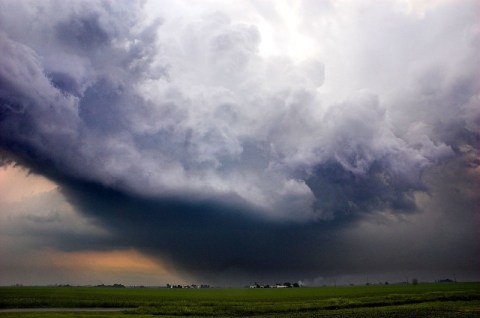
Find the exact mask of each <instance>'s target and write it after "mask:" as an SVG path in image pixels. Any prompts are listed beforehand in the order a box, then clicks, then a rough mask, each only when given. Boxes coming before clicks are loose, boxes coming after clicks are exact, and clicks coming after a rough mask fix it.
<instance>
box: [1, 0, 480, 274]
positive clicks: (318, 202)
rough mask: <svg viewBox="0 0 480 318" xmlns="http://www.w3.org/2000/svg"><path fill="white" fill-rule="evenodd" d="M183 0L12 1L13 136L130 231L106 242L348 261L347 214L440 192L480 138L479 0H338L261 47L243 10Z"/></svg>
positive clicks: (218, 257)
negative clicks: (299, 32)
mask: <svg viewBox="0 0 480 318" xmlns="http://www.w3.org/2000/svg"><path fill="white" fill-rule="evenodd" d="M167 4H168V3H163V5H164V7H163V8H162V10H163V11H161V13H160V14H159V17H155V19H151V18H149V15H148V14H149V13H150V12H145V11H146V10H147V9H146V8H148V5H149V3H146V4H143V5H142V4H141V3H140V4H137V3H133V2H132V3H130V2H120V3H113V2H108V1H104V2H92V3H87V2H80V1H78V2H77V1H73V2H71V5H70V4H69V5H68V6H66V5H63V4H62V3H61V2H43V3H33V2H29V1H25V2H22V1H20V2H18V3H16V2H15V3H14V2H4V3H1V4H0V26H1V28H2V29H1V31H0V55H1V59H0V121H1V122H0V124H1V126H0V147H1V148H3V149H4V150H5V151H6V152H8V153H10V154H11V155H12V156H13V157H14V158H15V160H17V161H18V162H20V163H21V164H24V165H25V166H27V167H30V168H31V169H32V170H33V171H35V172H37V173H40V174H43V175H46V176H48V177H50V178H52V179H53V180H55V181H56V182H58V183H59V184H60V185H61V186H62V189H63V190H62V192H63V193H64V194H65V196H66V198H67V199H68V200H69V201H70V202H71V203H72V204H73V205H74V206H75V207H76V208H77V209H78V211H79V212H80V213H82V214H83V215H85V216H88V217H90V218H92V219H94V220H96V221H97V222H98V223H99V224H101V226H102V227H103V228H105V229H107V230H108V231H109V232H110V233H111V234H112V235H113V237H114V238H115V239H112V240H109V239H105V240H103V241H102V239H101V238H99V239H98V242H99V243H98V244H99V245H100V246H105V248H108V246H110V245H111V247H112V248H114V247H125V246H134V247H137V248H139V249H140V250H142V251H145V252H148V253H151V254H153V255H158V256H159V257H160V258H162V259H167V260H169V261H170V262H171V264H173V265H175V266H180V268H182V269H183V270H185V271H187V272H193V273H195V274H197V275H199V276H202V275H205V276H206V277H207V276H208V277H209V278H210V279H213V276H214V275H215V273H218V272H229V271H233V272H238V273H245V275H247V274H252V275H259V276H260V274H263V275H265V273H266V272H270V273H273V272H277V273H283V274H284V275H287V276H288V275H290V276H293V275H301V274H302V273H303V274H304V275H307V276H311V275H315V273H317V272H318V271H322V272H326V273H328V272H332V273H333V272H338V271H340V270H343V271H348V268H353V267H354V266H357V265H358V263H355V262H354V261H353V260H352V259H349V258H348V255H347V254H343V253H342V251H344V250H345V251H346V250H348V248H347V245H348V243H346V241H345V240H344V239H342V237H343V236H342V235H343V234H342V233H343V231H344V230H346V229H349V228H350V227H354V226H355V225H356V224H360V223H361V222H363V221H365V220H371V219H372V218H373V219H375V218H376V217H378V216H379V215H381V214H382V213H383V214H385V213H386V214H389V215H391V216H393V217H394V218H397V217H398V218H401V217H404V216H405V217H407V216H409V215H412V214H414V213H415V212H420V211H422V209H423V207H422V206H419V203H418V195H420V194H422V193H423V194H425V193H431V190H430V188H431V186H432V184H430V183H431V182H433V181H429V180H427V179H425V177H424V176H425V174H426V173H427V172H429V171H432V169H434V168H435V167H436V166H439V165H442V164H444V163H445V162H451V161H454V160H458V158H464V157H465V156H467V154H466V152H465V151H462V150H461V149H467V148H468V149H470V148H475V147H476V144H475V143H478V133H479V131H480V130H479V121H478V118H480V117H479V111H478V108H477V107H476V106H477V105H478V93H479V89H478V83H479V76H478V73H476V71H475V70H476V69H478V68H475V67H474V66H478V64H479V60H478V57H476V55H475V52H476V51H478V46H479V41H478V31H477V29H478V22H477V20H476V19H475V17H474V16H472V14H471V12H472V7H476V6H478V5H475V3H473V2H469V1H465V2H464V3H463V2H462V4H463V5H461V6H459V7H460V8H458V9H456V10H455V11H453V13H454V14H451V12H450V11H449V10H448V8H449V7H450V6H451V4H446V5H445V6H444V7H440V8H439V9H438V10H433V11H431V12H429V14H428V15H426V16H425V17H421V18H420V17H414V16H411V15H408V14H406V12H402V11H397V10H396V9H395V8H393V9H389V8H386V7H379V8H377V7H375V9H372V10H367V11H364V10H363V11H362V8H361V7H362V5H359V7H358V8H357V7H356V6H355V5H354V6H353V7H354V9H353V10H351V11H349V10H347V11H345V12H346V13H345V12H344V11H342V12H344V14H349V15H352V16H351V17H350V18H351V19H345V20H344V19H338V20H337V19H335V17H336V14H337V12H336V10H342V8H343V7H342V6H343V5H346V4H343V5H340V6H339V8H336V9H334V8H333V7H328V10H327V11H328V12H327V11H325V12H326V13H325V16H324V15H323V14H322V19H323V20H322V21H323V22H324V24H325V25H329V26H330V27H328V28H325V29H320V28H319V26H320V25H323V24H322V23H320V24H311V25H309V24H308V23H306V24H305V26H304V27H305V28H307V29H308V31H305V33H306V34H307V35H309V36H310V38H312V39H315V40H314V41H315V43H316V44H315V45H316V46H318V47H319V49H318V52H319V53H318V57H317V56H315V58H314V57H309V58H305V59H304V60H303V61H297V60H295V59H294V58H291V57H288V56H264V55H262V54H260V51H261V50H260V48H261V44H262V35H266V34H265V32H264V33H263V34H262V32H261V31H262V29H261V28H260V27H259V26H257V25H255V24H254V23H246V22H244V21H246V20H244V19H242V17H241V16H229V14H227V13H222V12H221V10H220V11H219V10H215V9H216V8H215V6H213V7H211V8H209V7H208V6H207V7H206V8H203V9H202V10H200V11H199V12H197V11H196V10H198V8H196V9H195V7H193V6H192V7H189V6H186V7H184V8H181V9H179V7H177V6H176V5H173V4H170V5H167ZM150 5H153V4H152V3H150ZM30 6H31V7H32V8H30ZM144 6H146V7H144ZM304 6H305V8H302V10H300V11H299V12H300V13H302V12H303V13H302V14H306V13H307V12H310V10H308V7H309V6H315V5H314V4H313V3H305V4H304ZM176 10H178V12H177V11H176ZM182 10H184V11H182ZM226 11H227V12H228V10H226ZM321 11H322V12H323V11H324V10H323V9H322V10H321ZM8 12H13V13H14V15H15V18H14V17H12V15H13V13H12V14H10V15H9V14H8ZM311 12H318V8H317V10H316V11H311ZM361 12H366V13H368V15H369V16H370V17H372V19H371V20H369V19H365V18H361V16H362V14H361ZM239 14H240V13H239ZM340 14H341V13H340ZM273 16H274V17H275V19H274V20H275V21H271V22H272V23H273V25H275V23H280V22H279V20H278V19H279V18H280V15H278V16H277V14H274V15H273ZM264 17H265V18H266V15H264ZM362 17H363V16H362ZM447 17H448V19H447V20H446V22H445V23H443V22H442V21H443V18H447ZM243 18H245V17H243ZM237 20H238V21H242V22H237ZM18 21H33V22H29V23H27V24H26V25H23V24H18ZM247 21H248V19H247ZM350 21H353V22H350ZM359 21H361V22H362V23H360V22H359ZM371 21H373V22H371ZM363 22H365V23H363ZM349 23H352V24H349ZM379 25H380V26H382V25H385V26H388V32H384V31H383V29H382V28H379ZM356 26H359V27H356ZM476 28H477V29H476ZM446 29H447V30H449V32H448V33H445V32H446V31H445V30H446ZM372 32H373V33H372ZM371 34H373V35H374V36H369V35H371ZM438 34H445V37H444V38H443V37H440V38H439V37H438V36H437V35H438ZM282 36H283V35H282ZM282 36H280V35H279V38H280V39H283V37H282ZM285 36H286V35H285ZM322 36H324V37H325V41H323V38H322ZM410 36H412V37H413V38H410ZM359 39H360V40H359ZM413 40H415V41H416V42H418V45H417V46H412V44H411V42H412V41H413ZM312 41H313V40H312ZM415 41H414V42H415ZM452 43H453V44H452ZM332 45H333V46H332ZM383 46H386V47H383ZM338 48H342V49H341V50H339V49H338ZM388 48H390V51H391V53H388V52H390V51H389V49H388ZM453 51H454V52H456V54H452V52H453ZM322 52H323V53H322ZM379 52H382V53H381V54H380V53H379ZM370 53H372V54H370ZM469 147H470V148H469ZM469 156H476V158H478V153H473V154H472V152H469ZM469 162H470V163H469V166H468V167H465V169H473V170H472V171H474V173H477V174H478V169H477V167H478V161H475V160H474V161H469ZM475 169H477V170H475ZM445 182H447V181H445ZM456 182H458V180H457V181H456ZM452 196H454V195H453V194H452ZM472 202H473V201H468V204H467V203H466V206H465V209H474V205H473V204H472ZM52 235H53V238H52V240H50V241H51V242H52V243H51V244H52V245H55V246H57V247H59V248H62V249H65V250H68V249H82V248H86V247H87V246H90V245H96V244H97V243H95V244H94V243H93V241H95V239H94V240H93V241H92V240H82V241H84V242H86V243H85V244H83V243H82V244H80V243H79V241H80V240H79V239H78V237H73V236H69V235H68V234H66V233H59V234H58V235H59V236H61V237H63V239H61V240H58V241H57V242H56V241H55V235H56V234H52ZM341 236H342V237H341ZM102 242H103V243H102ZM102 244H103V245H102ZM469 248H470V247H468V248H467V247H466V248H465V249H466V250H470V249H469ZM355 257H356V256H355ZM292 259H294V260H295V261H294V262H292ZM380 263H381V262H380ZM427 263H428V262H427ZM348 264H351V265H348ZM429 264H430V263H429ZM385 266H387V265H385ZM272 268H273V269H272ZM239 275H240V274H239ZM272 276H274V274H272Z"/></svg>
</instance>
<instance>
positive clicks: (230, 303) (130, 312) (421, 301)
mask: <svg viewBox="0 0 480 318" xmlns="http://www.w3.org/2000/svg"><path fill="white" fill-rule="evenodd" d="M13 308H89V309H90V308H99V309H101V308H104V309H105V308H119V309H120V310H121V311H116V312H101V311H100V310H99V311H98V312H95V311H93V312H92V311H89V312H81V311H80V309H77V310H76V311H74V312H54V311H52V312H48V313H46V312H0V318H10V317H24V318H26V317H28V318H35V317H89V318H117V317H124V318H129V317H131V318H143V317H480V283H452V284H419V285H385V286H351V287H319V288H289V289H286V288H285V289H246V288H245V289H220V288H210V289H163V288H158V289H157V288H96V287H0V309H13ZM73 310H75V309H73Z"/></svg>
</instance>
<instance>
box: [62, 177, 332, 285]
mask: <svg viewBox="0 0 480 318" xmlns="http://www.w3.org/2000/svg"><path fill="white" fill-rule="evenodd" d="M63 193H64V194H65V195H66V196H67V198H69V199H70V200H71V202H72V203H73V204H74V205H75V206H77V207H80V208H81V210H82V211H83V212H84V213H86V214H87V215H89V216H91V217H94V218H96V219H97V220H98V222H100V224H101V226H102V227H103V228H105V229H108V230H109V231H110V233H111V234H112V235H113V236H114V238H115V239H114V240H113V241H112V243H113V244H112V246H111V247H112V248H117V247H119V246H135V247H136V248H138V249H140V250H141V251H143V252H146V253H148V254H150V255H154V256H159V257H160V258H161V259H162V260H163V261H164V262H166V263H167V264H169V265H170V266H174V267H175V268H180V269H182V270H183V271H186V272H187V273H190V274H192V273H194V274H195V275H196V276H197V277H202V278H204V279H208V280H209V281H216V282H217V283H228V280H227V275H228V274H229V273H237V274H238V275H240V277H230V283H237V282H239V281H240V282H242V279H245V277H250V278H251V277H257V278H258V279H260V278H262V279H282V278H289V279H298V278H301V277H304V276H305V275H307V276H312V275H313V276H315V275H317V274H318V273H319V272H322V273H329V272H335V271H336V265H335V264H334V263H333V262H332V261H329V259H330V260H331V259H333V257H334V255H335V254H337V253H339V252H340V251H341V247H340V246H339V245H341V244H338V242H337V244H335V245H332V244H331V243H332V241H333V240H334V238H335V237H336V236H338V234H336V233H335V228H336V225H335V224H334V223H331V224H308V223H292V222H272V221H271V220H268V219H266V218H264V217H261V216H259V215H254V214H252V211H251V210H252V209H251V207H249V206H248V205H247V204H245V203H244V204H242V203H240V204H239V203H236V201H237V202H238V201H239V200H238V198H230V197H226V198H221V199H217V200H204V201H192V200H188V199H186V198H172V199H168V200H165V199H164V200H158V199H155V198H139V197H135V196H131V195H128V194H125V193H121V192H118V191H115V190H112V189H109V188H105V187H101V186H98V185H96V184H93V185H92V184H88V183H81V182H73V183H72V184H71V185H70V186H66V187H65V188H64V190H63ZM100 211H101V212H100ZM67 237H68V236H67ZM72 239H73V240H75V238H72ZM59 244H60V246H59V247H62V244H65V246H63V247H64V248H71V244H70V242H68V241H67V242H65V241H64V242H59ZM337 260H338V258H337ZM242 274H243V275H245V276H243V277H242V276H241V275H242ZM247 274H248V276H247ZM243 282H245V281H243Z"/></svg>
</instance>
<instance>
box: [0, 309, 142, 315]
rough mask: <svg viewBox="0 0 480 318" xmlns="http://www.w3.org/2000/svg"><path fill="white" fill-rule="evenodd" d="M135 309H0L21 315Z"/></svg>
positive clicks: (1, 311) (2, 311) (3, 311)
mask: <svg viewBox="0 0 480 318" xmlns="http://www.w3.org/2000/svg"><path fill="white" fill-rule="evenodd" d="M129 309H133V308H11V309H0V314H1V313H8V312H10V313H17V312H18V313H21V312H115V311H124V310H129Z"/></svg>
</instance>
